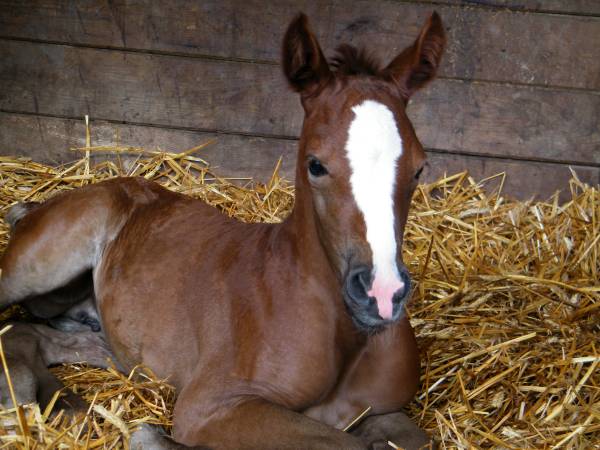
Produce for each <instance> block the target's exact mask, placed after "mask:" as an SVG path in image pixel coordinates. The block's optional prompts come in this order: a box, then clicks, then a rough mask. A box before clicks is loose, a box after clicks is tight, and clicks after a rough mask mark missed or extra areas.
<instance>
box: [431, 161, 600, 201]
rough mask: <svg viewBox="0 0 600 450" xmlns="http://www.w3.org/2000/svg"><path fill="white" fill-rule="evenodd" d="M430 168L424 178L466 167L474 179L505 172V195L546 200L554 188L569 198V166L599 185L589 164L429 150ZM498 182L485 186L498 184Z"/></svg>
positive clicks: (595, 170)
mask: <svg viewBox="0 0 600 450" xmlns="http://www.w3.org/2000/svg"><path fill="white" fill-rule="evenodd" d="M428 161H429V167H428V169H427V172H426V174H425V176H424V181H425V182H428V181H433V180H435V179H437V178H439V177H441V176H442V175H444V174H453V173H458V172H461V171H463V170H465V169H466V170H468V171H469V174H470V175H471V176H472V177H473V178H474V179H475V180H477V181H479V180H482V179H484V178H487V177H490V176H492V175H495V174H499V173H506V175H507V176H506V179H505V183H504V188H503V191H502V192H504V193H505V194H506V195H508V196H510V197H514V198H518V199H521V200H527V199H529V198H531V197H535V198H537V199H541V200H546V199H547V198H549V197H550V196H551V195H552V194H554V193H555V192H556V191H560V193H561V195H560V196H559V198H560V200H561V201H567V200H569V199H570V194H569V180H570V179H571V171H570V170H569V168H572V169H573V170H574V171H575V172H576V173H577V176H578V177H579V179H580V180H582V181H584V182H586V183H588V184H590V185H592V186H600V168H598V167H589V166H576V165H573V166H569V165H566V164H552V163H543V162H535V161H518V160H509V159H502V158H485V157H480V156H469V155H455V154H444V153H435V152H429V153H428ZM497 182H498V180H497V181H494V182H491V183H490V185H489V186H488V187H489V188H493V187H494V186H497Z"/></svg>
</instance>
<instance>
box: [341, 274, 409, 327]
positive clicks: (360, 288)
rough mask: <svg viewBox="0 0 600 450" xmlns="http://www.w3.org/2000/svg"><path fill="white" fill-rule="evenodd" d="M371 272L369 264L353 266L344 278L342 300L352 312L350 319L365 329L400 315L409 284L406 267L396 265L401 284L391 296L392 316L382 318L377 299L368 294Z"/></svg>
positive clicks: (385, 322) (382, 323)
mask: <svg viewBox="0 0 600 450" xmlns="http://www.w3.org/2000/svg"><path fill="white" fill-rule="evenodd" d="M372 273H373V269H372V268H371V267H369V266H364V265H363V266H355V267H353V268H351V269H350V270H349V271H348V274H347V275H346V278H345V280H344V300H345V301H346V305H347V306H348V308H349V310H350V313H351V314H352V319H353V320H354V322H355V323H356V325H357V326H358V327H359V328H361V329H363V330H366V331H372V330H373V329H376V328H379V327H382V326H384V325H386V324H388V323H391V322H395V321H397V320H398V319H400V318H401V317H402V315H403V312H404V305H405V304H406V301H407V300H408V296H409V294H410V285H411V284H410V275H409V273H408V270H407V269H406V267H404V266H400V267H398V273H399V275H400V279H401V281H402V283H403V286H402V288H400V289H398V290H397V291H396V292H395V293H394V295H393V297H392V304H393V310H392V317H391V318H387V319H384V318H383V317H382V316H381V315H380V313H379V309H378V307H377V300H376V299H375V297H370V296H369V294H368V292H369V291H370V290H371V285H372V282H373V276H372Z"/></svg>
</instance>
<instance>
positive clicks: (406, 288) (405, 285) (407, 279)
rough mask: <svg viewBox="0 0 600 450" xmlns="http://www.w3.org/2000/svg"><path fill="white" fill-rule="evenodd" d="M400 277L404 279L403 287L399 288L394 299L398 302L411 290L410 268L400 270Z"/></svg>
mask: <svg viewBox="0 0 600 450" xmlns="http://www.w3.org/2000/svg"><path fill="white" fill-rule="evenodd" d="M400 279H401V280H402V285H403V286H402V288H400V289H398V290H397V291H396V292H395V294H394V301H395V302H396V303H398V302H400V301H402V300H404V298H405V297H406V296H407V295H408V293H409V292H410V287H411V286H410V275H409V273H408V270H406V269H405V268H403V269H401V270H400Z"/></svg>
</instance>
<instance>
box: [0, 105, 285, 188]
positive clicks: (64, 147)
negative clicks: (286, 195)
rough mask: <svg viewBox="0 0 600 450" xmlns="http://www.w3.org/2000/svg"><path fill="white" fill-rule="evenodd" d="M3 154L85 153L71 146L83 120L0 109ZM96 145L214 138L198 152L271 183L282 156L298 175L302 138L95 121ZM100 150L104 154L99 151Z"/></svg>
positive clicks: (233, 171) (81, 139)
mask: <svg viewBox="0 0 600 450" xmlns="http://www.w3.org/2000/svg"><path fill="white" fill-rule="evenodd" d="M0 130H2V132H0V155H18V156H27V157H30V158H32V159H33V160H35V161H40V162H46V163H51V164H59V163H63V162H68V161H73V160H76V159H79V158H81V156H82V154H81V153H79V152H76V151H72V150H70V149H72V148H77V147H83V146H85V125H84V122H83V120H69V119H57V118H51V117H41V116H30V115H20V114H7V113H0ZM90 131H91V142H92V145H94V146H114V145H116V144H119V145H123V146H133V147H141V148H144V149H148V150H155V149H162V150H166V151H173V152H181V151H184V150H187V149H190V148H193V147H196V146H198V145H200V144H202V143H205V142H208V141H210V140H214V143H213V144H211V145H209V146H207V147H205V148H204V149H202V150H200V151H198V152H197V153H196V155H197V156H199V157H201V158H204V159H206V160H207V161H208V162H209V163H210V164H211V165H212V166H213V167H214V168H215V170H216V171H217V173H218V174H222V175H224V176H228V177H249V176H251V177H254V178H255V179H257V180H260V181H263V182H266V181H268V180H269V178H270V177H271V174H272V173H273V169H274V168H275V166H276V164H277V161H278V160H279V158H282V164H281V171H280V173H281V174H282V175H283V176H285V177H286V178H288V179H293V177H294V171H295V161H296V160H295V157H296V146H297V141H294V140H285V139H265V138H260V137H253V136H236V135H227V134H214V133H201V132H194V131H186V130H173V129H168V128H158V127H145V126H131V125H122V124H113V123H108V122H103V121H92V122H91V125H90ZM94 154H95V155H100V156H101V157H102V155H101V154H98V153H94Z"/></svg>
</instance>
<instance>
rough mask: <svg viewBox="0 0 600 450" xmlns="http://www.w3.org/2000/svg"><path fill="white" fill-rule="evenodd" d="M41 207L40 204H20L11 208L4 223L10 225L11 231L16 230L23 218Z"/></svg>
mask: <svg viewBox="0 0 600 450" xmlns="http://www.w3.org/2000/svg"><path fill="white" fill-rule="evenodd" d="M37 205H39V202H29V203H23V202H19V203H17V204H16V205H13V206H11V207H10V208H9V210H8V212H7V213H6V216H4V221H5V222H6V223H8V225H10V229H11V231H13V230H14V229H15V226H16V225H17V223H18V222H19V220H21V219H22V218H23V217H25V216H26V215H27V213H28V212H29V211H31V210H32V209H33V208H35V207H36V206H37Z"/></svg>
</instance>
